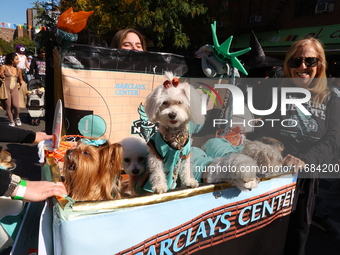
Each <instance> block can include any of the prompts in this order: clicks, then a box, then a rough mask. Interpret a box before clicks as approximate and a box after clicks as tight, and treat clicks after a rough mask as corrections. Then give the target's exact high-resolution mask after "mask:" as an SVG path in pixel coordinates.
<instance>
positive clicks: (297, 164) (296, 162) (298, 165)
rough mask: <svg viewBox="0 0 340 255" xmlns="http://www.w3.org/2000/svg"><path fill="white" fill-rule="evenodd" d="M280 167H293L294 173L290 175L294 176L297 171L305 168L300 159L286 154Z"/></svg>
mask: <svg viewBox="0 0 340 255" xmlns="http://www.w3.org/2000/svg"><path fill="white" fill-rule="evenodd" d="M282 165H284V166H293V167H294V171H293V173H292V175H293V176H294V175H296V173H297V172H298V170H299V169H304V168H305V165H306V164H305V162H304V161H302V160H301V159H299V158H297V157H294V156H293V155H290V154H287V156H286V157H285V158H284V159H283V163H282Z"/></svg>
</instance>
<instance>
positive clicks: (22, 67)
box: [17, 53, 27, 70]
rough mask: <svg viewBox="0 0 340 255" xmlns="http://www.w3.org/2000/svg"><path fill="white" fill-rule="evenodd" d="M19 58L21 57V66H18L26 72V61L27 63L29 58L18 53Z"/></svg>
mask: <svg viewBox="0 0 340 255" xmlns="http://www.w3.org/2000/svg"><path fill="white" fill-rule="evenodd" d="M17 55H18V57H19V64H18V67H19V68H20V69H25V70H26V61H27V58H26V56H25V55H19V54H18V53H17Z"/></svg>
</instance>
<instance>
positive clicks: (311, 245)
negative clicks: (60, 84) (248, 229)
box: [0, 108, 340, 255]
mask: <svg viewBox="0 0 340 255" xmlns="http://www.w3.org/2000/svg"><path fill="white" fill-rule="evenodd" d="M27 116H28V112H27V109H25V108H21V113H20V118H21V121H22V126H21V127H16V128H23V129H27V130H33V131H44V130H45V122H44V120H43V119H41V123H40V125H39V126H32V125H29V124H28V121H27ZM0 122H2V123H5V124H8V118H7V116H6V115H5V111H4V110H0ZM0 146H2V148H3V149H4V150H7V151H9V152H10V153H11V154H12V157H13V158H14V159H15V162H16V164H17V167H16V169H15V170H14V173H15V174H18V175H20V176H22V177H23V178H26V179H29V180H40V177H41V165H40V163H39V157H38V148H37V145H36V144H14V143H3V142H0ZM331 181H332V180H322V181H321V185H320V194H319V195H318V197H317V203H318V202H319V201H320V200H321V197H322V195H323V194H324V193H325V191H326V190H327V189H328V188H329V186H330V184H331ZM330 222H331V223H332V225H333V226H334V227H335V228H336V229H337V230H338V232H339V233H340V208H337V209H336V210H334V212H333V214H332V215H331V217H330ZM9 252H10V249H8V250H6V251H4V252H2V253H1V254H0V255H8V254H9ZM228 254H235V255H237V252H236V251H229V252H228ZM339 254H340V234H338V235H337V236H332V235H328V234H327V233H325V232H324V231H322V230H320V229H318V228H316V227H314V226H311V228H310V235H309V238H308V241H307V245H306V255H339ZM221 255H223V254H221ZM257 255H261V254H257ZM273 255H275V252H274V253H273Z"/></svg>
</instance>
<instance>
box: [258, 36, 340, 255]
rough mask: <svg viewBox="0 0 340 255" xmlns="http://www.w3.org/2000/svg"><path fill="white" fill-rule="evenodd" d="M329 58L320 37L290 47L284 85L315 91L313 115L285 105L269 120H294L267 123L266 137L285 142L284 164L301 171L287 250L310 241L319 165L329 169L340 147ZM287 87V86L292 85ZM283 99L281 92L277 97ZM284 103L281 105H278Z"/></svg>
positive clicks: (339, 105)
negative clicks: (328, 66)
mask: <svg viewBox="0 0 340 255" xmlns="http://www.w3.org/2000/svg"><path fill="white" fill-rule="evenodd" d="M326 67H327V62H326V56H325V52H324V48H323V45H322V44H321V43H320V42H319V41H318V40H317V39H315V38H312V37H307V38H303V39H301V40H298V41H296V42H295V43H294V44H292V45H291V46H290V48H289V49H288V51H287V54H286V57H285V60H284V63H283V72H284V77H285V78H283V79H282V81H283V82H282V83H281V86H280V87H279V88H282V87H293V88H294V87H298V88H303V89H306V90H308V91H309V92H310V94H311V98H310V100H309V101H308V102H306V103H303V104H302V106H304V107H305V109H307V111H308V112H309V113H310V114H311V115H305V114H304V113H303V112H302V111H301V110H300V108H299V107H296V106H295V105H293V104H288V105H287V106H286V114H285V115H281V114H282V113H281V109H280V107H278V108H277V110H276V111H275V112H274V113H273V114H272V115H271V116H266V118H268V119H278V120H280V121H277V122H276V123H280V122H281V121H282V120H289V123H288V122H285V125H281V123H282V122H281V123H280V124H275V125H274V126H272V125H271V124H270V125H269V124H268V125H267V126H266V125H265V126H264V128H263V129H262V130H261V133H262V136H263V135H265V136H271V137H274V138H276V139H278V140H279V141H281V142H282V143H283V144H284V146H285V150H284V156H285V158H284V162H283V165H284V166H292V167H293V169H294V170H295V171H294V173H293V174H294V175H295V174H296V172H298V178H297V182H296V188H295V194H294V200H293V209H292V213H291V215H290V219H289V224H288V230H287V236H286V243H285V248H284V254H289V255H292V254H305V244H306V241H307V238H308V234H309V227H310V224H311V222H312V215H313V210H314V203H315V196H316V193H317V190H318V185H319V174H320V171H319V170H317V169H320V166H323V169H324V168H325V169H326V171H327V169H328V167H330V165H331V163H332V162H333V160H334V158H335V157H336V154H337V151H338V148H339V146H340V100H339V98H338V97H337V95H336V94H335V93H334V92H333V91H330V89H329V87H328V86H327V78H326V77H327V76H326ZM287 89H288V88H287ZM305 97H306V95H305V94H304V93H296V92H294V93H293V90H292V92H289V89H288V93H287V98H290V99H295V100H297V99H299V98H305ZM278 98H280V96H279V97H278ZM278 105H280V103H278Z"/></svg>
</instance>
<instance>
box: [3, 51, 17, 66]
mask: <svg viewBox="0 0 340 255" xmlns="http://www.w3.org/2000/svg"><path fill="white" fill-rule="evenodd" d="M16 56H17V54H16V53H15V52H11V53H7V54H6V57H5V65H12V63H13V61H14V58H15V57H16Z"/></svg>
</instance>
